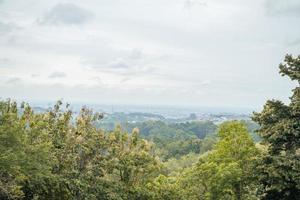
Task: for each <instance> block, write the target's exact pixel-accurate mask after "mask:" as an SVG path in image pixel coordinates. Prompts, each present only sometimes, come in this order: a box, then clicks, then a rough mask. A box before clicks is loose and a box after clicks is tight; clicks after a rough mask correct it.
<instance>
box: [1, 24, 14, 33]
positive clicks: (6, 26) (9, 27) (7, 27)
mask: <svg viewBox="0 0 300 200" xmlns="http://www.w3.org/2000/svg"><path fill="white" fill-rule="evenodd" d="M13 29H14V26H13V25H12V24H7V23H3V22H0V35H1V34H5V33H8V32H10V31H12V30H13Z"/></svg>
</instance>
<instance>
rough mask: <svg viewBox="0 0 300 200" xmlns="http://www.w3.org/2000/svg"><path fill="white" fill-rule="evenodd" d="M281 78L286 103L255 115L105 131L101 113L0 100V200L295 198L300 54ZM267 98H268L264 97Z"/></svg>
mask: <svg viewBox="0 0 300 200" xmlns="http://www.w3.org/2000/svg"><path fill="white" fill-rule="evenodd" d="M279 69H280V74H281V75H282V76H287V77H289V78H290V79H291V80H292V81H295V82H296V83H297V86H296V87H295V89H294V90H293V91H292V95H291V97H290V103H289V104H284V103H283V102H281V101H278V100H268V101H267V102H266V103H265V105H264V106H263V110H262V111H261V112H256V113H253V115H252V121H244V120H242V121H238V120H233V121H226V122H224V123H222V124H220V125H216V124H214V123H212V122H210V121H199V122H186V123H170V124H167V123H165V122H162V121H146V122H139V123H132V124H129V125H128V126H127V127H123V126H122V125H117V126H116V127H115V128H114V129H113V130H108V129H103V128H101V126H100V124H101V120H102V119H103V114H102V113H97V112H94V111H93V110H91V109H89V108H87V107H83V108H82V109H81V111H80V113H79V114H78V115H74V113H73V111H72V109H71V108H70V105H69V104H65V103H63V102H62V101H58V102H57V103H56V104H55V106H53V107H52V108H51V109H49V110H47V111H44V112H34V110H33V109H32V108H31V106H30V105H29V104H28V103H21V104H18V103H17V102H16V101H13V100H1V101H0V199H1V200H2V199H3V200H11V199H13V200H31V199H34V200H37V199H50V200H56V199H57V200H66V199H74V200H94V199H101V200H256V199H257V200H258V199H263V200H297V199H300V86H299V83H300V56H297V57H295V56H292V55H286V57H285V60H284V62H282V64H280V66H279ZM270 98H272V97H270Z"/></svg>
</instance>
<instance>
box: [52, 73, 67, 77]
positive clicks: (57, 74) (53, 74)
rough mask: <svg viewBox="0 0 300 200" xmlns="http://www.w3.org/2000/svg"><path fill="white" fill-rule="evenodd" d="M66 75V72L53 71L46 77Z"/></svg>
mask: <svg viewBox="0 0 300 200" xmlns="http://www.w3.org/2000/svg"><path fill="white" fill-rule="evenodd" d="M66 76H67V74H65V73H64V72H53V73H51V74H50V75H49V76H48V77H49V78H64V77H66Z"/></svg>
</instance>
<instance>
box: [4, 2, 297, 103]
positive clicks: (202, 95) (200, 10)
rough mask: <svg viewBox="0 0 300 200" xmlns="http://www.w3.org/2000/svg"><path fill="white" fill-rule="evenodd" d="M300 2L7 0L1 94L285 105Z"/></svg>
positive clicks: (20, 97) (48, 99)
mask: <svg viewBox="0 0 300 200" xmlns="http://www.w3.org/2000/svg"><path fill="white" fill-rule="evenodd" d="M287 53H290V54H293V55H298V54H300V1H299V0H243V1H241V0H227V1H224V0H73V1H70V0H69V1H68V0H43V1H41V0H26V1H24V0H0V97H1V98H2V99H5V98H13V99H15V100H25V101H46V102H51V101H55V100H58V99H64V100H65V101H68V102H71V103H72V102H82V103H96V104H133V105H180V106H201V107H205V106H209V107H248V108H249V107H250V108H260V107H261V106H262V105H263V104H264V102H265V101H266V100H267V99H279V100H282V101H284V102H288V96H290V94H291V89H292V88H293V87H295V83H292V82H291V81H290V80H289V79H288V78H286V77H281V76H280V75H279V73H278V72H279V69H278V65H279V63H280V62H282V61H283V59H284V56H285V54H287Z"/></svg>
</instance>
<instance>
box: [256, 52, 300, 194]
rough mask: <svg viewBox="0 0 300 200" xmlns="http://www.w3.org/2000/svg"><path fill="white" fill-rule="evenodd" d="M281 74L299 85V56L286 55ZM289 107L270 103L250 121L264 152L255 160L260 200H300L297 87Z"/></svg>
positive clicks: (274, 102) (275, 102)
mask: <svg viewBox="0 0 300 200" xmlns="http://www.w3.org/2000/svg"><path fill="white" fill-rule="evenodd" d="M280 73H281V74H282V75H283V76H288V77H290V78H291V80H296V81H298V84H299V81H300V56H298V57H295V58H294V57H292V56H291V55H287V56H286V57H285V63H283V64H280ZM290 99H291V103H290V104H289V105H285V104H284V103H282V102H281V101H276V100H269V101H267V103H266V104H265V105H264V109H263V111H262V112H260V113H255V115H254V117H253V120H254V121H256V122H257V123H258V124H259V125H260V126H261V128H260V129H259V134H260V136H261V137H262V144H264V145H266V147H267V152H266V153H265V154H264V156H263V157H262V158H261V159H259V160H258V167H257V169H258V170H259V176H258V178H259V180H260V183H261V187H260V188H259V189H260V190H259V192H260V193H261V195H262V199H272V200H276V199H278V200H279V199H282V200H284V199H299V198H300V178H299V177H300V142H299V141H300V121H299V119H300V87H299V86H297V87H296V88H295V89H294V90H293V95H292V97H291V98H290Z"/></svg>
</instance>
